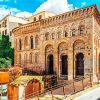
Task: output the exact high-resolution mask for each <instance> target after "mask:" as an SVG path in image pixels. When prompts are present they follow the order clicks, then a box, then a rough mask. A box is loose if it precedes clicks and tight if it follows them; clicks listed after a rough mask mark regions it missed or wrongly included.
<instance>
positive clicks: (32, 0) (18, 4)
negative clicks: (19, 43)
mask: <svg viewBox="0 0 100 100" xmlns="http://www.w3.org/2000/svg"><path fill="white" fill-rule="evenodd" d="M92 4H96V5H97V6H98V8H99V10H100V0H0V19H1V18H3V17H4V16H5V15H7V14H8V13H10V12H11V13H12V14H13V15H16V16H19V17H28V16H30V15H32V14H35V13H38V12H41V11H44V10H45V11H49V12H53V13H56V14H59V13H63V12H67V11H69V10H72V9H73V8H74V7H75V8H82V7H85V6H89V5H92Z"/></svg>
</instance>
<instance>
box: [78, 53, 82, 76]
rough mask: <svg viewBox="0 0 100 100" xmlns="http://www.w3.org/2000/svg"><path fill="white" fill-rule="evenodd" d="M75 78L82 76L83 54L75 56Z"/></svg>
mask: <svg viewBox="0 0 100 100" xmlns="http://www.w3.org/2000/svg"><path fill="white" fill-rule="evenodd" d="M76 76H84V54H83V53H78V54H77V55H76Z"/></svg>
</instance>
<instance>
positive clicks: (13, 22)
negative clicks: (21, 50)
mask: <svg viewBox="0 0 100 100" xmlns="http://www.w3.org/2000/svg"><path fill="white" fill-rule="evenodd" d="M51 16H54V14H53V13H50V12H45V11H43V12H40V13H38V14H35V15H32V16H30V17H28V18H21V17H16V16H13V15H11V14H8V15H7V16H5V17H4V18H3V19H2V20H0V34H1V35H8V36H9V38H10V41H11V46H12V48H13V47H14V35H13V34H12V30H13V29H14V28H16V27H18V26H20V25H22V24H26V23H30V22H34V21H38V20H41V19H45V18H48V17H51Z"/></svg>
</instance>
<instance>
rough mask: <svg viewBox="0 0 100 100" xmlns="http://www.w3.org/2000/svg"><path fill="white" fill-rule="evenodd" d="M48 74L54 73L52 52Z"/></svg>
mask: <svg viewBox="0 0 100 100" xmlns="http://www.w3.org/2000/svg"><path fill="white" fill-rule="evenodd" d="M48 74H54V62H53V55H52V54H50V55H49V56H48Z"/></svg>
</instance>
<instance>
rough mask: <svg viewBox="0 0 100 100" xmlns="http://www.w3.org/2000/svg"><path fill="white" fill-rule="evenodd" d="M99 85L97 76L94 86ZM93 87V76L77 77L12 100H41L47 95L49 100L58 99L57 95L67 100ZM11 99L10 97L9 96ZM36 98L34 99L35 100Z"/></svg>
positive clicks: (99, 76)
mask: <svg viewBox="0 0 100 100" xmlns="http://www.w3.org/2000/svg"><path fill="white" fill-rule="evenodd" d="M99 83H100V74H98V75H97V82H96V84H99ZM92 86H93V75H87V76H85V77H82V76H81V77H80V76H77V78H75V79H74V80H73V81H68V80H66V81H63V82H60V83H58V84H56V85H54V86H50V87H48V88H45V89H44V90H42V91H41V90H40V91H37V92H34V93H31V94H29V95H26V96H23V97H21V98H18V97H13V98H14V99H12V100H32V99H33V100H41V99H40V98H43V97H45V96H46V95H49V96H50V98H51V100H54V99H55V98H58V95H62V96H63V97H64V98H67V97H69V96H71V95H73V94H75V93H78V92H80V91H83V90H85V89H87V88H90V87H92ZM10 97H12V96H10ZM35 98H36V99H35Z"/></svg>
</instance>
